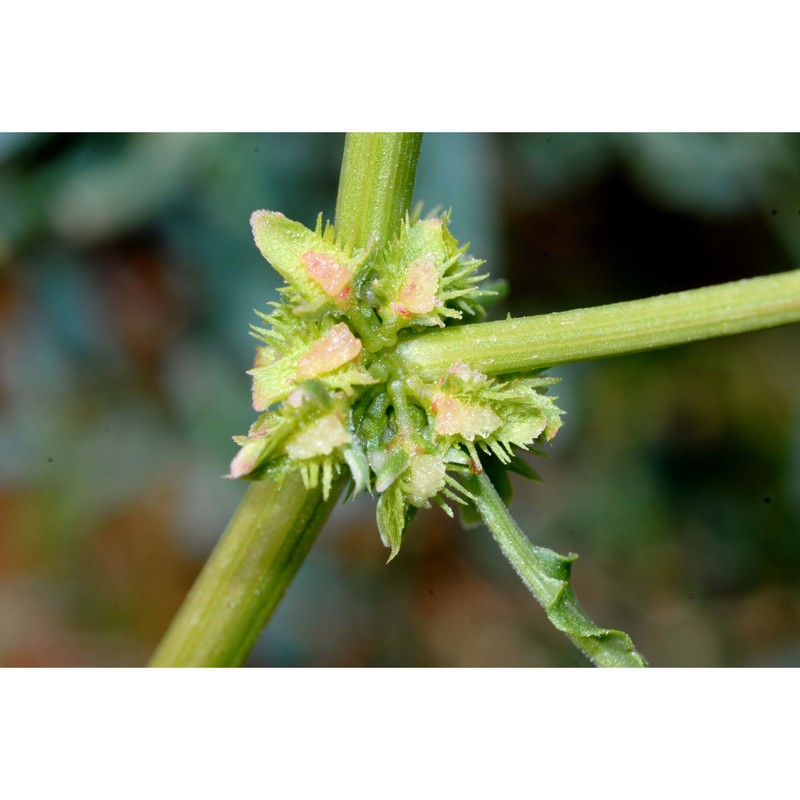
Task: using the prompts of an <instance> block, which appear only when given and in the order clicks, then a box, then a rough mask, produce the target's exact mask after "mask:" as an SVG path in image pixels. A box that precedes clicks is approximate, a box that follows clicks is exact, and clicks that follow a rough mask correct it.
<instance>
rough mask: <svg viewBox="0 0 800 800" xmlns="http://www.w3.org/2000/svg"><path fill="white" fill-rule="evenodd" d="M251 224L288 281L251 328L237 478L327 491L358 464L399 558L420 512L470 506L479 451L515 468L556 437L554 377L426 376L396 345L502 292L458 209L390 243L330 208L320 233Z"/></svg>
mask: <svg viewBox="0 0 800 800" xmlns="http://www.w3.org/2000/svg"><path fill="white" fill-rule="evenodd" d="M250 222H251V225H252V229H253V235H254V237H255V242H256V245H257V246H258V248H259V250H260V251H261V253H262V254H263V256H264V257H265V258H266V259H267V261H269V263H270V264H271V265H272V266H273V267H274V268H275V270H276V271H277V272H278V273H279V274H280V275H281V276H282V277H283V278H284V280H285V281H286V284H287V285H286V286H285V287H284V288H283V289H282V290H281V291H282V298H281V301H280V302H278V303H272V304H271V308H272V310H271V313H269V314H267V313H262V312H259V311H256V313H257V314H258V316H259V317H260V319H261V324H258V325H253V326H251V327H252V334H253V336H255V338H256V339H258V340H259V345H258V347H257V350H256V358H255V363H254V364H253V368H252V369H251V370H250V371H249V374H250V375H251V376H252V378H253V408H254V409H255V410H256V411H258V412H260V416H259V417H258V418H257V419H256V421H255V422H254V423H253V425H252V426H251V428H250V430H249V432H248V434H247V435H246V436H236V437H234V440H235V441H236V442H237V444H239V445H241V450H240V451H239V453H238V454H237V456H236V457H235V458H234V459H233V462H232V463H231V467H230V476H231V477H234V478H249V479H260V478H265V477H268V478H272V479H275V480H277V481H282V480H283V479H284V478H285V477H286V476H287V475H288V474H289V473H291V472H296V471H297V472H299V473H300V474H301V475H302V477H303V480H304V482H305V484H306V486H308V487H309V488H314V487H316V486H318V485H320V484H321V486H322V491H323V493H324V494H325V495H326V496H327V495H328V493H329V492H330V488H331V485H332V482H333V479H334V476H335V475H337V474H338V473H340V472H341V470H342V469H343V467H345V466H346V468H347V469H348V470H349V472H350V475H351V476H352V481H353V486H354V491H355V492H359V491H362V490H364V489H366V490H368V491H370V492H377V493H378V494H379V495H380V497H379V500H378V513H377V519H378V527H379V530H380V534H381V538H382V540H383V542H384V544H386V546H387V547H389V548H390V549H391V554H390V556H389V558H390V559H391V558H393V557H394V556H395V555H396V554H397V552H398V550H399V548H400V543H401V540H402V535H403V531H404V529H405V527H406V523H407V522H408V520H409V519H410V516H411V514H412V513H413V510H414V509H416V508H423V507H425V508H427V507H429V506H430V504H431V501H433V502H435V503H437V504H439V505H440V506H441V507H442V508H443V509H444V510H445V511H446V512H447V513H448V514H450V515H451V516H452V510H451V509H450V507H449V506H448V505H447V501H448V500H450V501H453V502H456V503H461V504H465V503H467V502H468V500H469V498H470V495H469V494H468V492H466V491H465V489H464V488H463V487H462V486H461V484H460V483H459V480H458V476H459V473H464V472H467V471H471V472H473V474H474V473H476V472H480V471H481V470H482V469H483V465H482V464H481V454H483V456H484V458H485V457H486V456H487V455H488V456H490V457H496V458H497V459H499V461H500V462H501V463H502V464H506V465H511V468H514V465H515V464H518V462H517V461H516V459H515V456H514V452H515V448H521V449H528V447H529V446H530V445H531V444H532V443H534V442H535V441H536V440H537V439H540V438H543V439H547V440H549V439H551V438H552V437H553V436H554V435H555V434H556V432H557V431H558V428H559V426H560V425H561V413H562V412H561V411H560V410H559V409H558V408H557V407H556V406H555V404H554V402H553V398H550V397H548V396H547V395H545V394H544V393H543V392H544V391H545V388H546V387H547V386H548V385H550V384H552V383H553V382H554V379H551V378H546V377H543V376H541V375H535V376H519V375H515V376H510V377H507V378H503V377H493V378H490V377H488V376H486V375H484V374H482V373H480V372H478V371H476V370H474V369H472V368H471V367H470V365H469V364H468V363H464V362H462V361H456V362H455V363H454V364H452V365H450V367H449V369H448V370H447V371H446V372H445V373H444V374H442V375H439V376H437V377H434V378H430V377H428V376H426V377H424V378H423V377H422V376H419V375H415V374H411V373H409V372H408V371H407V370H406V369H405V368H404V365H403V362H402V361H401V359H400V358H399V357H398V356H397V355H396V354H395V347H396V345H397V343H398V342H399V341H401V340H402V339H403V338H406V337H409V336H415V335H420V334H421V333H423V332H424V331H425V330H426V329H429V328H435V327H444V326H445V325H446V324H451V323H458V322H461V321H462V320H464V318H465V317H472V318H477V317H480V316H482V315H483V314H484V313H485V312H484V304H485V303H486V302H487V300H489V299H490V298H491V297H492V296H493V295H495V292H493V291H491V290H490V289H488V288H486V284H485V283H484V281H485V279H486V278H487V277H488V276H487V275H486V274H478V270H479V268H480V267H481V266H482V265H483V263H484V262H482V261H478V260H476V259H473V258H470V257H468V256H467V248H468V245H466V246H459V244H458V242H457V241H456V240H455V239H454V238H453V236H452V234H451V233H450V231H449V230H448V227H447V223H448V216H447V215H442V216H441V217H432V218H428V219H417V220H414V221H412V220H410V219H407V220H406V221H405V223H404V224H403V225H402V227H401V230H400V232H399V234H398V235H397V236H396V237H395V238H394V240H393V241H391V242H390V243H389V244H388V245H387V246H385V247H383V248H381V249H377V248H375V247H367V248H365V249H362V250H354V249H352V248H350V247H348V246H347V245H346V244H345V243H343V242H341V241H339V240H338V239H337V237H336V234H335V232H334V230H333V228H332V227H331V226H330V225H327V226H325V227H324V229H323V225H322V218H321V216H320V218H319V219H318V221H317V225H316V229H315V230H313V231H312V230H309V229H308V228H306V227H305V226H303V225H302V224H300V223H299V222H293V221H292V220H289V219H287V218H286V217H285V216H284V215H283V214H280V213H278V212H274V211H256V212H255V213H254V214H253V215H252V217H251V220H250ZM482 287H483V288H482ZM512 459H513V461H512Z"/></svg>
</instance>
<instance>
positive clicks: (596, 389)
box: [0, 134, 800, 666]
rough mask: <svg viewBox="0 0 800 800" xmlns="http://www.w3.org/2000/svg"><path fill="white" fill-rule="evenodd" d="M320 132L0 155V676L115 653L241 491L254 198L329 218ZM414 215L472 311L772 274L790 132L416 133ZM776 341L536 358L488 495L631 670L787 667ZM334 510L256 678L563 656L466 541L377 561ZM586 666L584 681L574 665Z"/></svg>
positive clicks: (464, 536) (118, 655)
mask: <svg viewBox="0 0 800 800" xmlns="http://www.w3.org/2000/svg"><path fill="white" fill-rule="evenodd" d="M342 145H343V137H342V136H340V135H307V134H302V135H255V134H247V135H239V134H237V135H217V134H214V135H210V134H199V135H188V134H180V135H178V134H154V135H142V134H131V135H122V134H119V135H116V134H115V135H57V136H56V135H27V134H26V135H23V134H5V135H2V136H0V664H5V665H73V664H80V665H118V664H129V665H137V664H143V663H144V661H145V660H146V658H147V657H148V655H149V653H150V651H151V650H152V648H153V647H154V645H155V643H156V642H157V640H158V638H159V637H160V635H161V633H162V632H163V630H164V628H165V627H166V625H167V623H168V621H169V619H170V618H171V616H172V614H173V613H174V611H175V610H176V608H177V606H178V604H179V603H180V601H181V599H182V597H183V594H184V593H185V591H186V590H187V589H188V587H189V586H190V585H191V582H192V580H193V578H194V576H195V574H196V573H197V571H198V569H199V568H200V565H201V564H202V561H203V559H204V557H205V556H206V554H207V553H208V552H209V550H210V549H211V547H212V546H213V544H214V542H215V540H216V538H217V537H218V535H219V533H220V532H221V530H222V529H223V527H224V525H225V523H226V521H227V519H228V517H229V515H230V513H231V512H232V511H233V509H234V508H235V506H236V504H237V502H238V499H239V497H240V496H241V494H242V492H243V490H244V487H243V486H242V485H240V484H239V483H237V482H233V481H225V480H222V479H221V478H220V476H221V475H223V474H224V473H225V471H226V469H227V465H228V462H229V461H230V458H231V457H232V455H233V454H234V452H235V446H234V445H233V443H232V442H231V441H230V438H229V437H230V435H231V434H233V433H235V432H237V431H240V430H243V429H244V428H246V427H247V425H248V421H249V420H250V418H251V416H252V411H251V410H250V408H249V399H250V398H249V381H248V378H247V375H246V374H245V370H246V369H247V368H248V367H249V366H250V362H251V359H252V353H253V342H252V340H251V339H250V337H249V336H248V334H247V330H248V324H249V323H250V322H251V321H253V319H254V315H253V313H252V309H253V308H254V307H259V308H263V307H264V303H266V302H267V301H268V300H270V299H272V298H273V297H274V290H275V287H276V285H277V281H276V276H275V275H274V273H272V271H271V270H270V269H269V268H268V266H267V265H266V264H265V263H264V261H263V259H262V258H261V256H260V255H259V254H258V252H257V250H256V249H255V247H254V245H253V243H252V240H251V238H250V232H249V228H248V219H249V215H250V213H251V212H252V211H253V210H254V209H256V208H270V209H276V210H280V211H283V212H284V213H285V214H287V216H289V217H290V218H293V219H298V220H301V221H303V222H304V223H306V224H313V221H314V219H315V217H316V214H317V213H318V212H319V211H323V212H324V213H325V214H326V215H327V216H332V214H333V208H334V203H335V196H336V185H337V180H338V173H339V166H340V158H341V150H342ZM416 196H417V197H418V198H419V199H423V200H424V201H425V203H426V207H427V208H432V207H434V206H437V205H438V206H442V207H444V208H452V209H453V223H452V224H453V231H454V233H455V235H456V236H457V237H458V238H460V239H462V240H464V241H466V240H471V242H472V248H471V252H473V253H474V254H475V255H476V256H477V257H482V258H486V259H487V260H488V262H489V266H490V267H491V268H492V270H493V272H494V274H496V275H501V274H503V275H505V277H507V278H509V279H510V281H511V285H512V293H511V295H510V297H509V300H508V301H507V307H506V308H503V309H500V310H498V312H497V313H503V314H504V313H506V312H507V311H509V310H510V311H511V312H512V313H513V314H515V315H518V314H528V313H541V312H546V311H552V310H560V309H566V308H572V307H577V306H583V305H596V304H600V303H604V302H613V301H616V300H625V299H632V298H635V297H643V296H647V295H651V294H658V293H662V292H667V291H674V290H678V289H684V288H692V287H695V286H702V285H705V284H709V283H717V282H721V281H725V280H733V279H737V278H743V277H750V276H754V275H759V274H767V273H770V272H778V271H782V270H785V269H790V268H794V267H797V266H798V265H799V264H800V137H798V136H795V135H763V134H760V135H755V134H736V135H717V134H692V135H673V134H670V135H666V134H659V135H654V134H636V135H631V134H625V135H623V134H602V135H599V134H598V135H585V134H530V135H495V136H490V135H472V134H471V135H466V134H458V135H453V134H448V135H444V134H433V135H429V136H427V137H426V138H425V140H424V142H423V150H422V157H421V160H420V170H419V176H418V181H417V192H416ZM798 364H800V331H798V330H797V329H796V328H786V329H781V330H774V331H768V332H764V333H758V334H751V335H747V336H742V337H737V338H732V339H726V340H719V341H714V342H706V343H700V344H695V345H691V346H687V347H682V348H677V349H674V350H669V351H661V352H656V353H652V354H644V355H637V356H631V357H625V358H619V359H614V360H609V361H606V362H598V363H593V364H582V365H574V366H571V367H564V368H561V369H558V370H554V371H553V374H555V375H557V376H559V377H561V378H562V379H563V380H562V382H561V383H560V384H559V385H558V386H557V387H555V392H554V393H555V394H557V395H558V396H559V397H560V402H559V405H560V406H561V407H562V408H564V409H566V411H567V416H566V418H565V425H564V427H563V429H562V431H561V433H560V434H559V436H558V437H557V439H556V440H555V441H554V443H553V444H552V446H550V447H549V448H548V452H549V454H550V456H551V457H550V458H549V459H547V460H541V459H539V460H538V463H537V464H536V468H537V471H539V472H540V473H541V475H542V477H543V478H544V480H545V482H544V484H524V483H517V484H516V489H517V497H516V498H515V500H514V503H513V505H512V510H513V512H514V514H515V516H517V518H518V520H519V522H520V525H521V526H522V527H523V529H524V530H526V531H527V532H528V533H529V534H530V535H531V536H532V537H534V538H535V539H536V541H537V542H538V543H541V544H543V545H546V546H548V547H551V548H553V549H556V550H559V551H561V552H567V551H576V552H578V553H580V555H581V558H580V559H579V561H578V562H577V563H576V565H575V567H574V569H573V577H574V583H575V587H576V592H577V594H578V596H579V597H581V601H582V603H583V604H584V606H585V607H586V608H587V610H588V611H589V612H590V614H591V616H592V617H593V618H594V619H595V620H597V621H598V622H599V623H601V624H607V625H611V626H614V627H617V628H621V629H623V630H625V631H627V632H629V633H630V634H631V636H632V638H633V639H634V641H635V642H636V644H637V646H638V647H639V648H640V650H641V651H642V652H643V653H644V654H645V655H646V656H647V657H648V659H649V660H650V662H651V663H652V664H654V665H741V664H751V665H758V664H771V665H781V664H787V665H788V664H792V665H796V664H799V663H800V578H799V577H798V576H800V370H798ZM384 560H385V552H384V549H383V547H382V545H381V543H380V541H379V539H378V536H377V531H376V528H375V523H374V504H373V503H372V502H371V501H370V500H369V498H360V499H359V500H358V501H357V502H355V503H348V504H347V505H344V506H341V507H340V508H338V509H337V512H336V514H335V515H334V519H333V520H332V521H331V524H330V526H329V528H328V529H327V530H326V531H325V532H323V535H322V536H321V538H320V540H319V542H318V544H317V545H316V546H315V548H314V550H313V551H312V554H311V556H310V557H309V559H308V561H307V563H306V565H305V566H304V567H303V569H302V570H301V572H300V574H299V576H298V578H297V579H296V581H295V583H294V585H293V586H292V587H291V589H290V591H289V593H288V595H287V597H286V599H285V601H284V604H283V605H282V607H281V608H280V609H279V611H278V613H277V614H276V616H275V618H274V620H273V623H272V624H271V626H270V627H269V629H268V630H267V631H266V633H265V634H264V636H263V637H262V638H261V640H260V642H259V644H258V646H257V648H256V651H255V653H254V654H253V657H252V659H251V663H252V664H255V665H401V666H405V665H409V666H410V665H432V666H433V665H454V666H455V665H476V666H479V665H485V666H490V665H573V664H574V665H583V663H584V662H583V661H582V659H581V656H580V655H579V654H577V653H575V652H574V651H573V650H572V648H571V645H570V644H569V643H568V642H566V641H562V638H561V637H560V635H559V634H558V633H557V632H555V631H553V630H552V629H551V628H550V626H549V624H548V622H547V620H546V618H545V617H544V614H543V613H542V612H541V610H540V609H539V608H538V607H537V606H535V604H534V603H533V601H532V600H531V598H530V596H529V595H528V593H527V591H526V590H525V588H524V587H523V586H522V585H521V584H520V583H519V581H518V580H517V578H516V576H515V575H514V574H513V573H512V572H511V570H510V569H509V568H508V565H507V564H506V563H505V561H504V560H503V558H502V556H501V555H500V554H499V553H498V552H497V551H496V548H495V546H494V544H493V542H492V541H491V538H490V537H489V535H488V534H487V533H486V532H485V531H481V530H479V529H478V530H470V531H468V532H462V531H460V530H459V529H458V528H457V526H455V525H454V524H453V523H451V522H450V521H449V520H448V519H447V518H446V517H445V516H444V514H442V513H441V512H439V511H438V510H436V511H430V512H426V513H421V514H419V515H417V518H416V520H415V522H414V524H413V527H412V529H411V531H410V533H409V535H408V537H407V539H406V542H405V544H404V549H403V553H402V554H401V556H400V557H399V558H397V559H396V560H395V561H393V562H392V564H391V565H389V566H388V567H387V566H385V565H384ZM587 663H588V662H587Z"/></svg>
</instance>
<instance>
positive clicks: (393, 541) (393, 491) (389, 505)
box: [377, 484, 406, 564]
mask: <svg viewBox="0 0 800 800" xmlns="http://www.w3.org/2000/svg"><path fill="white" fill-rule="evenodd" d="M377 520H378V531H379V533H380V535H381V541H382V542H383V543H384V545H386V547H388V548H389V549H390V550H391V552H390V553H389V558H388V559H387V561H386V563H387V564H388V563H389V561H391V560H392V559H393V558H394V557H395V556H396V555H397V554H398V553H399V552H400V544H401V542H402V541H403V531H404V530H405V527H406V506H405V503H404V502H403V491H402V489H401V488H400V486H399V485H398V484H394V486H390V487H389V488H388V489H387V490H386V491H385V492H384V493H383V494H382V495H381V496H380V498H379V500H378V512H377Z"/></svg>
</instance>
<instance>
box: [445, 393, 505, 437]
mask: <svg viewBox="0 0 800 800" xmlns="http://www.w3.org/2000/svg"><path fill="white" fill-rule="evenodd" d="M431 409H432V411H433V413H434V414H435V415H436V422H435V425H434V427H435V428H436V433H438V434H439V435H440V436H463V437H464V438H465V439H466V440H467V441H470V442H471V441H472V440H473V439H474V438H475V437H476V436H480V437H481V438H486V437H487V436H489V435H490V434H491V433H492V432H493V431H495V430H497V428H499V427H500V426H501V425H502V424H503V420H501V419H500V417H498V416H497V414H495V413H494V411H492V409H491V408H488V407H487V406H482V405H478V404H473V403H465V402H463V401H462V400H459V399H458V398H457V397H453V396H452V395H449V394H437V395H436V396H435V397H434V398H433V402H432V404H431Z"/></svg>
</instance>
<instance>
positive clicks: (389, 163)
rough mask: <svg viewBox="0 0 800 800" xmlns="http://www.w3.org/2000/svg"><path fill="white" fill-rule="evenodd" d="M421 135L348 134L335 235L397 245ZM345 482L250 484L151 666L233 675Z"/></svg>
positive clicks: (355, 241) (355, 243) (359, 241)
mask: <svg viewBox="0 0 800 800" xmlns="http://www.w3.org/2000/svg"><path fill="white" fill-rule="evenodd" d="M421 138H422V137H421V134H407V133H380V134H348V136H347V140H346V142H345V154H344V158H343V161H342V174H341V178H340V182H339V196H338V199H337V203H336V220H335V227H336V229H337V232H338V233H339V235H341V236H343V237H344V239H345V240H346V241H348V242H350V243H351V244H352V245H353V246H354V247H364V246H365V245H366V244H367V243H368V241H369V240H370V239H371V240H373V241H374V242H375V243H376V244H377V245H378V246H380V245H382V244H383V243H385V242H386V241H387V240H388V239H389V238H390V237H391V236H392V235H394V233H395V231H396V229H397V226H398V225H399V224H400V221H401V220H402V218H403V215H404V214H405V212H406V210H407V208H408V205H409V203H410V201H411V196H412V193H413V190H414V177H415V173H416V164H417V159H418V157H419V148H420V143H421ZM345 483H346V481H345V480H344V479H341V480H339V481H337V482H335V483H334V485H333V486H332V487H331V492H330V495H329V497H328V499H327V500H323V498H322V490H321V489H320V488H317V489H312V490H310V491H309V490H306V489H305V487H304V486H303V484H302V481H301V480H300V478H299V476H297V475H293V476H292V477H290V478H288V479H287V480H286V482H285V483H284V484H283V486H282V487H281V488H278V486H277V485H276V484H274V483H273V482H272V481H259V482H257V483H254V484H253V485H252V486H251V487H250V488H249V489H248V491H247V493H246V494H245V496H244V497H243V498H242V502H241V503H240V505H239V508H238V509H237V511H236V513H235V514H234V516H233V518H232V519H231V521H230V524H229V525H228V527H227V529H226V531H225V533H224V534H223V536H222V538H221V539H220V541H219V543H218V544H217V546H216V548H215V549H214V552H213V553H212V554H211V556H210V557H209V559H208V561H207V562H206V565H205V567H204V568H203V571H202V572H201V573H200V576H199V577H198V579H197V581H196V582H195V585H194V586H193V587H192V589H191V591H190V592H189V594H188V595H187V597H186V600H185V601H184V604H183V606H182V607H181V609H180V610H179V612H178V614H177V615H176V617H175V619H174V620H173V621H172V624H171V625H170V628H169V630H168V631H167V633H166V634H165V635H164V639H163V640H162V642H161V644H160V645H159V647H158V649H157V650H156V652H155V654H154V655H153V657H152V659H151V661H150V666H154V667H182V666H219V667H221V666H239V665H240V664H242V663H244V661H245V659H246V658H247V655H248V653H249V652H250V650H251V648H252V647H253V645H254V644H255V641H256V639H257V638H258V636H259V634H260V632H261V629H262V628H263V626H264V625H265V624H266V622H267V621H268V619H269V617H270V616H271V614H272V612H273V611H274V610H275V608H276V607H277V605H278V603H279V602H280V600H281V597H282V596H283V594H284V592H285V591H286V588H287V586H288V585H289V583H290V582H291V580H292V578H293V577H294V575H295V574H296V572H297V570H298V569H299V567H300V565H301V564H302V563H303V560H304V559H305V556H306V554H307V553H308V551H309V549H310V548H311V545H312V544H313V542H314V540H315V539H316V537H317V535H318V534H319V531H320V530H321V528H322V525H323V524H324V522H325V520H326V519H327V517H328V515H329V513H330V511H331V509H332V508H333V506H334V505H335V504H336V500H337V499H338V497H339V495H340V494H341V491H342V488H343V487H344V485H345Z"/></svg>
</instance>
